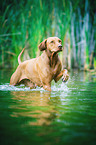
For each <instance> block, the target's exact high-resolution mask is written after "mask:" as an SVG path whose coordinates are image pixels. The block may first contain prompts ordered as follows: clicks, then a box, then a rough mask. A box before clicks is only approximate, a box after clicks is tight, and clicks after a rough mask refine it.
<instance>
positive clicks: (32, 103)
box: [10, 91, 60, 125]
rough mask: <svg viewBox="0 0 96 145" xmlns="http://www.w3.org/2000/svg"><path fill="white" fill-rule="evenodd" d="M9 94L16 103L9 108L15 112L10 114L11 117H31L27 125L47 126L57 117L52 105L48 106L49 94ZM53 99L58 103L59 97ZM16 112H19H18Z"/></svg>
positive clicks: (38, 92)
mask: <svg viewBox="0 0 96 145" xmlns="http://www.w3.org/2000/svg"><path fill="white" fill-rule="evenodd" d="M11 93H12V96H14V97H13V98H12V99H14V100H15V101H16V102H17V103H16V104H15V105H11V106H10V107H11V108H12V109H13V110H14V109H15V110H16V111H15V112H13V113H12V114H11V116H12V117H20V116H23V117H24V116H26V117H32V119H31V120H30V121H29V122H28V124H29V125H49V124H50V123H51V121H52V120H53V119H54V118H55V117H58V112H57V111H56V109H55V107H54V104H53V105H50V92H43V93H40V91H37V92H36V91H33V92H30V91H29V92H28V91H27V92H24V91H22V92H20V91H19V92H18V91H17V92H14V91H12V92H11ZM55 99H56V102H58V103H60V101H58V100H59V97H56V98H55ZM54 101H55V100H54ZM17 110H19V112H18V111H17ZM33 118H34V119H35V121H34V119H33ZM28 124H26V125H28Z"/></svg>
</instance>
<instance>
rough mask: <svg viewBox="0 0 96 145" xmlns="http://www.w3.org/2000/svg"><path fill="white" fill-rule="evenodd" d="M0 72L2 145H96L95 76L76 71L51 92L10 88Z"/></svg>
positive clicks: (5, 75)
mask: <svg viewBox="0 0 96 145" xmlns="http://www.w3.org/2000/svg"><path fill="white" fill-rule="evenodd" d="M11 74H12V72H11V71H9V70H1V71H0V76H1V77H0V145H15V144H16V145H40V144H41V145H81V144H82V145H83V144H87V145H96V76H95V75H94V74H90V73H84V72H80V73H79V72H78V71H74V72H71V73H70V79H69V81H68V82H67V83H63V82H62V81H59V82H58V83H57V84H56V83H54V82H52V87H51V88H52V92H48V91H45V90H44V89H43V88H39V87H37V88H36V89H33V90H32V89H30V88H28V87H25V86H24V85H20V86H10V85H9V80H10V76H11Z"/></svg>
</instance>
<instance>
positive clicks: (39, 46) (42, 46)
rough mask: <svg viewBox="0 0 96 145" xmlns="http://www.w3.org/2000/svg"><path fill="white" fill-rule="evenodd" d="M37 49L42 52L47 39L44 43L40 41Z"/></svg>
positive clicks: (45, 46)
mask: <svg viewBox="0 0 96 145" xmlns="http://www.w3.org/2000/svg"><path fill="white" fill-rule="evenodd" d="M38 48H39V49H40V51H43V50H45V49H47V39H45V40H44V41H42V42H41V43H40V44H39V45H38Z"/></svg>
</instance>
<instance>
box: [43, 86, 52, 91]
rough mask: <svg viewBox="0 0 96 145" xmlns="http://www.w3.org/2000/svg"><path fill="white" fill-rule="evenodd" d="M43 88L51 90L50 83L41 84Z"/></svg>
mask: <svg viewBox="0 0 96 145" xmlns="http://www.w3.org/2000/svg"><path fill="white" fill-rule="evenodd" d="M43 88H44V89H45V90H47V91H51V85H43Z"/></svg>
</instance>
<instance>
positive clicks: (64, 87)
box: [0, 82, 69, 92]
mask: <svg viewBox="0 0 96 145" xmlns="http://www.w3.org/2000/svg"><path fill="white" fill-rule="evenodd" d="M51 89H52V92H63V91H64V92H68V91H69V88H68V87H67V85H66V84H64V83H63V82H62V83H61V84H59V85H57V84H54V85H52V86H51ZM0 90H1V91H40V92H42V91H43V92H44V91H45V90H44V89H43V88H40V87H36V88H35V89H30V88H29V87H25V86H24V85H20V86H12V85H9V83H5V84H1V85H0Z"/></svg>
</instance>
